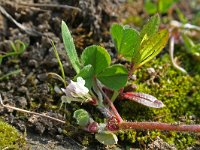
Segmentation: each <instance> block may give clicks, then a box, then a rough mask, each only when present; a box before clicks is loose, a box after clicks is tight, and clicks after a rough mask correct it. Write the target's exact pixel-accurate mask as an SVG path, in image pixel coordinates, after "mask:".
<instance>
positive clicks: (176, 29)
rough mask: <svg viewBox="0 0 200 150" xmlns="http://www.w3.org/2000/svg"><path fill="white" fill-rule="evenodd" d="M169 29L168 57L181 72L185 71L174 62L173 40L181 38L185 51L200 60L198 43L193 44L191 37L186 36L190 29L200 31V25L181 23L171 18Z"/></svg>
mask: <svg viewBox="0 0 200 150" xmlns="http://www.w3.org/2000/svg"><path fill="white" fill-rule="evenodd" d="M169 30H170V31H171V34H170V35H171V36H170V46H169V53H170V58H171V60H172V64H173V66H174V67H175V68H176V69H178V70H179V71H181V72H183V73H187V71H186V70H185V69H184V68H182V67H180V66H179V65H177V64H176V61H175V59H174V45H175V40H176V41H179V39H183V42H184V44H185V47H186V51H187V53H189V54H190V55H192V56H193V57H194V58H195V60H197V61H199V60H200V44H195V43H194V42H193V41H192V39H190V38H189V37H188V35H187V33H190V32H191V31H196V32H200V27H199V26H195V25H192V24H189V23H186V24H182V23H180V22H178V21H176V20H172V21H171V22H170V29H169Z"/></svg>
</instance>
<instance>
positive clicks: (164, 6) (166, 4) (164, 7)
mask: <svg viewBox="0 0 200 150" xmlns="http://www.w3.org/2000/svg"><path fill="white" fill-rule="evenodd" d="M177 1H178V0H167V1H166V0H159V2H158V9H159V12H160V13H167V11H168V10H169V9H170V7H172V5H173V4H174V3H176V2H177Z"/></svg>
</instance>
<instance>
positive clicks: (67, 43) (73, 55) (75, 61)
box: [61, 21, 80, 73]
mask: <svg viewBox="0 0 200 150" xmlns="http://www.w3.org/2000/svg"><path fill="white" fill-rule="evenodd" d="M61 30H62V38H63V42H64V47H65V50H66V52H67V55H68V57H69V60H70V62H71V64H72V67H73V68H74V70H75V71H76V73H79V71H80V62H79V58H78V55H77V52H76V49H75V46H74V40H73V38H72V36H71V33H70V31H69V29H68V27H67V25H66V24H65V22H64V21H62V25H61Z"/></svg>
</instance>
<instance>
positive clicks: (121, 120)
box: [95, 79, 123, 123]
mask: <svg viewBox="0 0 200 150" xmlns="http://www.w3.org/2000/svg"><path fill="white" fill-rule="evenodd" d="M95 82H96V85H97V87H98V89H99V90H100V91H101V93H102V94H103V96H104V97H105V99H106V102H107V103H108V105H109V106H110V108H111V110H112V111H113V113H114V115H115V117H116V119H117V121H118V122H119V123H121V122H123V119H122V117H121V116H120V114H119V113H118V111H117V109H116V108H115V106H114V104H113V102H112V101H111V100H110V98H109V97H108V96H107V95H106V94H105V93H104V91H103V90H102V89H101V87H99V85H98V83H97V79H95Z"/></svg>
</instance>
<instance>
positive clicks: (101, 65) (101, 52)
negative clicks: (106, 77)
mask: <svg viewBox="0 0 200 150" xmlns="http://www.w3.org/2000/svg"><path fill="white" fill-rule="evenodd" d="M81 60H82V62H83V64H84V66H86V65H89V64H90V65H92V67H93V68H94V72H95V74H98V73H100V72H101V71H103V70H104V69H105V68H107V67H108V66H109V65H110V63H111V58H110V55H109V53H108V52H107V51H106V50H105V49H104V48H103V47H101V46H96V45H92V46H89V47H87V48H86V49H85V50H84V51H83V53H82V55H81Z"/></svg>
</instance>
